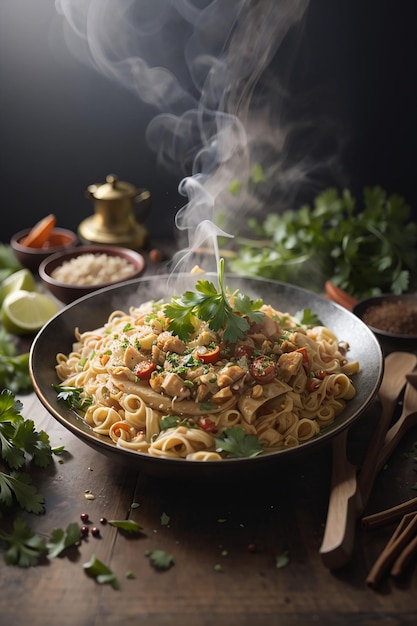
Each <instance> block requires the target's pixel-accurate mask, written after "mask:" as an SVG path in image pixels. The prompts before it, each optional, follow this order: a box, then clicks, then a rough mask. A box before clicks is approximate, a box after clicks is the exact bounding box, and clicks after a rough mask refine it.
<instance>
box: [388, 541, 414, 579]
mask: <svg viewBox="0 0 417 626" xmlns="http://www.w3.org/2000/svg"><path fill="white" fill-rule="evenodd" d="M416 554H417V535H416V536H415V537H414V539H412V540H411V541H410V543H409V544H408V545H407V546H406V547H405V548H404V550H403V551H402V552H401V553H400V555H399V556H398V557H397V558H396V559H395V561H394V565H393V566H392V568H391V576H394V578H397V577H398V576H401V574H403V573H404V571H405V569H406V568H407V566H408V564H409V563H410V561H411V559H412V558H413V556H415V555H416Z"/></svg>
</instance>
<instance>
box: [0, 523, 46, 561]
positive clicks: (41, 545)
mask: <svg viewBox="0 0 417 626" xmlns="http://www.w3.org/2000/svg"><path fill="white" fill-rule="evenodd" d="M0 539H2V540H3V541H5V542H6V543H7V544H8V549H7V551H6V552H5V554H4V560H5V562H6V563H7V565H18V566H19V567H30V566H32V565H38V562H39V559H40V558H41V557H42V556H43V555H44V554H45V553H46V545H45V541H44V540H43V539H42V537H40V536H39V535H36V534H34V533H33V532H32V530H31V529H30V528H29V526H27V524H26V523H25V522H24V521H23V520H22V519H21V518H19V517H18V518H16V519H15V521H14V524H13V532H12V533H10V534H9V533H6V532H5V531H3V530H1V529H0Z"/></svg>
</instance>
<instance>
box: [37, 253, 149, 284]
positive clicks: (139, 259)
mask: <svg viewBox="0 0 417 626" xmlns="http://www.w3.org/2000/svg"><path fill="white" fill-rule="evenodd" d="M89 253H97V254H101V253H102V254H106V253H109V256H119V257H122V258H124V259H126V258H128V259H130V261H131V265H133V267H134V269H135V271H134V272H133V273H132V274H130V275H129V276H127V277H125V278H124V279H123V282H124V281H127V280H132V279H135V278H137V277H139V276H140V274H141V273H142V272H143V271H144V269H145V266H146V262H145V258H144V256H143V255H142V254H141V253H140V252H138V251H137V250H133V249H131V248H124V247H123V246H112V245H106V244H91V245H81V246H76V247H74V248H72V249H70V250H64V251H62V250H61V251H59V252H56V253H54V254H51V255H49V256H48V257H47V258H46V259H44V260H43V261H41V263H40V265H39V269H38V273H39V276H40V278H41V279H42V280H43V281H44V282H45V283H47V284H49V285H53V286H54V287H58V288H60V289H68V290H70V291H75V290H77V291H83V290H86V289H87V290H88V291H91V290H94V291H95V290H98V289H102V288H105V287H110V286H113V285H117V284H118V283H120V282H121V281H120V279H118V280H112V281H107V282H105V283H98V284H95V285H91V284H90V285H88V284H85V283H84V284H83V283H78V284H71V283H63V282H62V281H60V280H56V278H53V277H52V276H51V275H50V273H48V272H49V269H48V268H49V266H50V265H51V264H52V265H53V267H52V269H55V267H58V265H57V262H59V261H62V262H64V261H66V260H69V259H72V258H74V257H75V256H80V255H82V254H89Z"/></svg>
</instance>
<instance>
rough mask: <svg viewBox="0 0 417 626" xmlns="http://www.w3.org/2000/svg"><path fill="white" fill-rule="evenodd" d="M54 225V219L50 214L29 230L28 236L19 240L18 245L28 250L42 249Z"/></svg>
mask: <svg viewBox="0 0 417 626" xmlns="http://www.w3.org/2000/svg"><path fill="white" fill-rule="evenodd" d="M55 224H56V217H55V215H53V214H52V213H50V214H49V215H47V216H46V217H44V218H43V219H41V220H40V221H39V222H37V223H36V224H35V226H33V228H31V229H30V231H29V232H28V234H27V235H26V236H25V237H23V238H22V239H21V240H20V244H21V245H22V246H27V247H28V248H42V247H43V246H44V245H45V244H46V243H47V242H48V240H49V237H50V235H51V234H52V231H53V229H54V227H55ZM48 247H50V246H48Z"/></svg>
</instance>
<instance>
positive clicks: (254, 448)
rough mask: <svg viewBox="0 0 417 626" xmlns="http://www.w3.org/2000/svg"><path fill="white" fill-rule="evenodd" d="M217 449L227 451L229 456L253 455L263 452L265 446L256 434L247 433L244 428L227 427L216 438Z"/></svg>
mask: <svg viewBox="0 0 417 626" xmlns="http://www.w3.org/2000/svg"><path fill="white" fill-rule="evenodd" d="M215 442H216V451H217V452H226V453H227V455H226V456H227V457H229V458H230V457H235V458H242V457H253V456H257V455H258V454H261V452H262V450H263V448H262V446H261V444H260V443H259V440H258V437H256V435H247V434H246V433H245V431H244V430H243V428H238V427H234V428H226V429H225V430H224V431H223V432H222V436H221V437H216V438H215Z"/></svg>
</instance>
